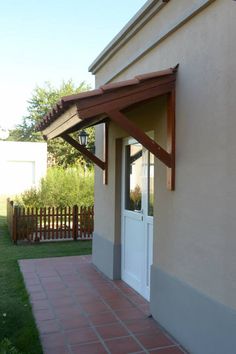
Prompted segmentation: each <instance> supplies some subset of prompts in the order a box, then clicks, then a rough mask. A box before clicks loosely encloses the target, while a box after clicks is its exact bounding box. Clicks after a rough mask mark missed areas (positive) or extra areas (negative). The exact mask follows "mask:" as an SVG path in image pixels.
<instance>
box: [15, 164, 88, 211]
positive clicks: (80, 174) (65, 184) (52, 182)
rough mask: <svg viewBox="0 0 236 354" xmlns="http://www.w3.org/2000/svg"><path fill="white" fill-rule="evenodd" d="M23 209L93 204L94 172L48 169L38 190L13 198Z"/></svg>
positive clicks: (59, 168)
mask: <svg viewBox="0 0 236 354" xmlns="http://www.w3.org/2000/svg"><path fill="white" fill-rule="evenodd" d="M15 203H16V204H18V205H20V206H24V207H30V208H31V207H66V206H73V205H75V204H77V205H78V206H81V205H82V206H90V205H93V204H94V171H93V170H90V169H88V170H84V169H83V168H82V167H80V166H79V167H77V166H76V167H69V168H67V169H64V168H62V167H50V168H49V169H48V171H47V175H46V177H45V178H43V179H42V180H41V182H40V186H39V188H38V189H36V188H31V189H29V190H27V191H25V192H24V193H22V194H21V195H19V196H17V197H16V198H15Z"/></svg>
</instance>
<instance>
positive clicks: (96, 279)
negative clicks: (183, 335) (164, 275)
mask: <svg viewBox="0 0 236 354" xmlns="http://www.w3.org/2000/svg"><path fill="white" fill-rule="evenodd" d="M19 263H20V268H21V271H22V273H23V276H24V280H25V284H26V286H27V289H28V292H29V294H30V299H31V303H32V306H33V312H34V316H35V319H36V322H37V325H38V328H39V332H40V336H41V342H42V345H43V349H44V353H45V354H95V353H97V354H103V353H112V354H116V353H117V354H123V353H124V354H126V353H153V354H154V353H158V354H167V353H168V354H181V353H182V354H183V353H186V352H185V351H184V350H183V349H181V347H180V345H179V344H178V343H176V342H175V341H174V340H173V339H172V338H170V336H169V335H168V334H167V333H165V332H164V331H163V330H162V329H161V328H160V326H158V324H157V323H156V322H155V321H154V320H153V319H152V318H149V317H148V315H149V310H148V302H147V301H145V300H144V299H143V298H142V297H141V296H139V295H138V294H137V293H136V292H135V291H133V290H132V289H131V288H129V287H128V286H127V285H126V284H125V283H124V282H122V281H111V280H109V279H107V278H106V277H105V276H104V275H103V274H101V273H100V272H98V271H97V270H96V269H95V267H94V266H93V265H92V264H91V257H90V256H75V257H60V258H47V259H34V260H22V261H20V262H19Z"/></svg>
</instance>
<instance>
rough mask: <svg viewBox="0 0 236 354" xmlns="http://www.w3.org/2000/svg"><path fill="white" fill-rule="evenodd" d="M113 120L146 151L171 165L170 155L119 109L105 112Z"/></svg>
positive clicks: (168, 165)
mask: <svg viewBox="0 0 236 354" xmlns="http://www.w3.org/2000/svg"><path fill="white" fill-rule="evenodd" d="M107 114H108V115H109V117H110V118H111V120H112V121H113V122H115V123H116V124H117V125H119V126H120V127H121V128H123V129H124V130H125V131H126V132H128V133H129V134H130V136H132V137H133V138H135V139H136V140H137V141H138V142H139V143H140V144H142V145H143V146H144V147H145V148H146V149H147V150H148V151H150V152H151V153H152V154H153V155H155V156H156V157H157V158H158V159H159V160H160V161H162V162H163V163H164V164H165V165H166V166H167V167H171V155H170V154H169V153H168V152H167V151H166V150H164V149H163V148H162V147H161V146H160V145H158V144H157V143H156V142H155V141H154V140H152V139H151V138H150V137H149V136H148V135H147V134H145V132H143V131H142V130H141V129H140V128H139V127H137V126H136V125H135V124H134V123H133V122H131V121H130V120H129V119H128V118H127V117H126V116H125V115H124V114H123V113H121V112H119V111H113V112H107Z"/></svg>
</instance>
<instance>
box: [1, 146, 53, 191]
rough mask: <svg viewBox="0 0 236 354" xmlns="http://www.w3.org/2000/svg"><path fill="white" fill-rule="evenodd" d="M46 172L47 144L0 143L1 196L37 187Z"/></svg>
mask: <svg viewBox="0 0 236 354" xmlns="http://www.w3.org/2000/svg"><path fill="white" fill-rule="evenodd" d="M46 170H47V144H46V143H31V142H13V141H0V195H6V196H10V195H15V194H19V193H21V192H23V191H24V190H26V189H29V188H31V187H34V186H37V185H38V184H39V181H40V179H41V178H42V177H44V176H45V174H46Z"/></svg>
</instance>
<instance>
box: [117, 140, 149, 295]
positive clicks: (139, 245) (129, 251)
mask: <svg viewBox="0 0 236 354" xmlns="http://www.w3.org/2000/svg"><path fill="white" fill-rule="evenodd" d="M122 179H123V181H122V238H121V243H122V254H121V257H122V262H121V264H122V266H121V276H122V279H123V280H124V281H125V282H126V283H127V284H129V285H130V286H131V287H132V288H134V289H135V290H136V291H137V292H138V293H140V294H141V295H142V296H143V297H145V298H146V299H147V300H149V297H150V266H151V264H152V252H153V192H154V158H153V155H152V154H150V153H149V152H148V151H147V150H146V149H145V148H143V146H142V145H141V144H139V143H138V142H136V141H135V140H134V139H126V140H125V141H124V144H123V178H122Z"/></svg>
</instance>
